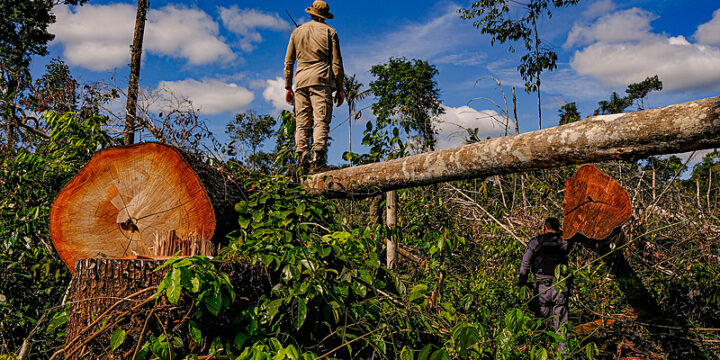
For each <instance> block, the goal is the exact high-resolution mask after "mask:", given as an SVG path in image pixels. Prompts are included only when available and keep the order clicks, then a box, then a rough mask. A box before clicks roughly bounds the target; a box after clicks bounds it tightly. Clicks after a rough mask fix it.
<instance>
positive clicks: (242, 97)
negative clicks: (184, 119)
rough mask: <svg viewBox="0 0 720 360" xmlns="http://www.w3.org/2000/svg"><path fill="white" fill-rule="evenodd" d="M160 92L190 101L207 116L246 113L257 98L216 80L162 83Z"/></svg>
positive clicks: (232, 84) (236, 87)
mask: <svg viewBox="0 0 720 360" xmlns="http://www.w3.org/2000/svg"><path fill="white" fill-rule="evenodd" d="M158 90H167V91H169V92H171V93H172V94H174V95H175V96H178V97H180V98H185V99H188V100H190V101H191V102H192V103H193V106H194V107H195V108H196V109H199V111H200V113H202V114H205V115H215V114H220V113H225V112H242V111H245V110H246V109H247V107H248V105H250V103H251V102H252V101H253V99H254V97H255V95H254V94H253V93H252V92H251V91H250V90H248V89H246V88H244V87H242V86H238V85H236V84H234V83H225V82H222V81H220V80H215V79H204V80H200V81H198V80H194V79H186V80H180V81H161V82H160V84H158Z"/></svg>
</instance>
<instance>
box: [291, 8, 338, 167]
mask: <svg viewBox="0 0 720 360" xmlns="http://www.w3.org/2000/svg"><path fill="white" fill-rule="evenodd" d="M305 11H306V12H308V13H309V14H310V16H311V17H312V21H310V22H307V23H305V24H303V25H300V26H299V27H297V28H296V29H295V30H294V31H293V32H292V35H290V42H289V43H288V48H287V54H286V55H285V89H286V93H285V101H286V102H287V103H288V104H290V105H295V124H296V125H295V152H296V153H297V156H298V157H297V159H298V165H299V166H300V167H302V168H304V169H306V168H307V161H308V156H309V154H310V151H311V150H312V157H311V159H310V162H311V163H310V165H311V167H312V168H313V169H314V170H316V171H317V170H318V169H322V168H324V167H325V166H326V157H327V138H328V133H329V132H330V120H331V119H332V107H333V96H332V93H333V91H335V90H337V92H336V95H335V102H336V103H337V106H340V105H342V103H343V101H344V98H343V77H344V75H343V63H342V56H341V55H340V43H339V40H338V35H337V32H336V31H335V29H333V28H332V27H331V26H329V25H327V24H325V20H330V19H332V18H333V14H331V13H330V7H329V6H328V4H327V3H326V2H325V1H322V0H316V1H315V2H313V4H312V7H309V8H307V9H305ZM295 61H297V70H296V71H295V92H293V89H292V85H293V67H294V66H295ZM293 100H294V103H293ZM313 125H314V130H313ZM310 130H313V133H312V135H313V144H312V147H310V142H309V139H308V138H309V136H310Z"/></svg>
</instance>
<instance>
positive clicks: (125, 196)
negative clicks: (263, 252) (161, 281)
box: [50, 142, 243, 270]
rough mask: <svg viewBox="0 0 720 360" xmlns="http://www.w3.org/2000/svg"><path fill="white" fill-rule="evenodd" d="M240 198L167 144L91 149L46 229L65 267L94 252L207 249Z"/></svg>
mask: <svg viewBox="0 0 720 360" xmlns="http://www.w3.org/2000/svg"><path fill="white" fill-rule="evenodd" d="M242 199H243V191H242V189H241V187H240V185H238V184H235V183H234V181H233V180H232V179H230V178H229V177H227V176H226V175H225V174H223V173H222V172H221V171H219V170H216V169H214V168H211V167H209V166H207V165H205V163H203V162H202V161H200V160H199V159H196V158H194V157H192V156H189V155H187V154H185V153H183V152H181V151H180V150H178V149H176V148H174V147H171V146H168V145H164V144H160V143H152V142H151V143H141V144H136V145H130V146H119V147H112V148H108V149H104V150H101V151H99V152H98V153H97V154H95V155H94V156H93V157H92V159H91V160H90V161H89V162H88V163H87V164H86V165H85V166H84V167H83V168H82V169H81V170H80V172H79V173H78V174H77V175H75V177H73V179H72V180H70V182H69V183H68V184H67V185H66V186H65V187H64V188H63V189H62V190H61V191H60V193H59V194H58V196H57V198H56V199H55V201H54V202H53V205H52V207H51V210H50V234H51V236H52V240H53V244H54V245H55V248H56V249H57V251H58V253H59V254H60V256H61V258H62V259H63V261H65V264H66V265H67V266H68V268H70V269H71V270H72V269H73V268H74V262H75V260H77V259H82V258H92V257H97V256H104V257H107V258H124V257H137V256H140V257H152V256H168V255H173V254H174V252H176V251H186V252H187V251H188V250H189V249H193V250H194V253H199V254H203V255H212V252H211V250H206V249H214V246H208V245H207V244H205V243H206V242H208V241H211V240H215V242H220V241H222V240H223V239H224V237H225V235H226V234H227V232H228V231H229V230H230V229H231V224H235V223H236V221H237V219H236V217H235V216H236V215H235V212H234V210H233V207H234V205H235V203H236V202H237V201H240V200H242ZM188 239H190V240H188ZM168 242H171V243H170V244H168ZM180 242H184V243H183V244H181V245H178V244H176V243H180ZM182 255H192V254H190V253H182Z"/></svg>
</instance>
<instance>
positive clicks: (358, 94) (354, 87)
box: [343, 74, 370, 152]
mask: <svg viewBox="0 0 720 360" xmlns="http://www.w3.org/2000/svg"><path fill="white" fill-rule="evenodd" d="M343 83H344V86H343V88H344V89H345V101H346V102H347V105H348V151H350V152H352V122H353V121H355V120H356V119H355V117H357V118H360V116H361V114H362V112H360V113H357V114H355V105H356V104H357V102H358V101H362V100H363V99H365V98H366V97H367V96H368V95H370V90H369V89H368V90H364V91H360V88H362V87H363V84H362V83H361V82H359V81H357V80H355V74H353V76H348V75H347V74H345V77H344V79H343Z"/></svg>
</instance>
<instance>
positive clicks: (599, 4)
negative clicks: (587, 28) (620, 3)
mask: <svg viewBox="0 0 720 360" xmlns="http://www.w3.org/2000/svg"><path fill="white" fill-rule="evenodd" d="M615 7H616V5H615V3H614V2H613V1H612V0H598V1H596V2H594V3H592V4H590V6H588V8H587V9H586V10H585V11H583V13H582V15H583V17H585V18H588V19H595V18H597V17H598V16H601V15H605V14H607V13H609V12H611V11H613V10H615Z"/></svg>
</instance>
